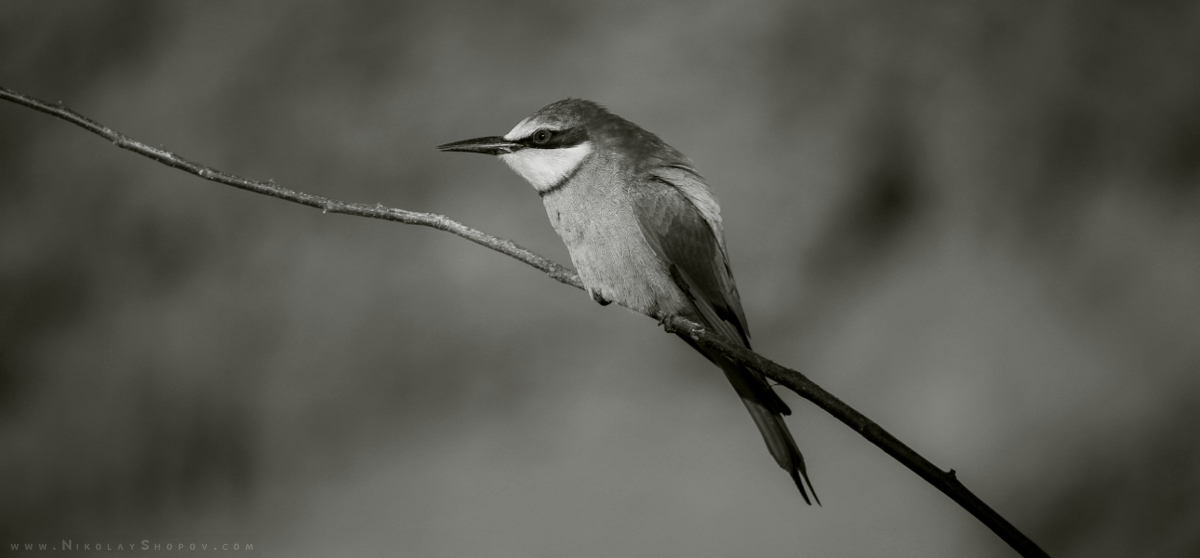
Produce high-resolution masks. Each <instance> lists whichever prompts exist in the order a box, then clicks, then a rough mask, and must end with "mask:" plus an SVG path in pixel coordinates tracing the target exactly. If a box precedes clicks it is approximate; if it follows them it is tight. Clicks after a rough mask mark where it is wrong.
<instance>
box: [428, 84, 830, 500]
mask: <svg viewBox="0 0 1200 558" xmlns="http://www.w3.org/2000/svg"><path fill="white" fill-rule="evenodd" d="M438 149H440V150H442V151H464V152H468V153H484V154H488V155H496V156H498V157H500V160H501V161H504V162H505V163H507V164H508V166H509V167H512V169H513V170H514V171H516V172H517V174H519V175H521V177H523V178H524V179H525V180H527V181H529V183H530V184H532V185H533V187H534V188H535V189H536V190H537V193H538V195H539V196H541V197H542V202H543V203H544V204H545V206H546V213H547V214H548V215H549V216H550V223H551V224H552V225H554V230H555V231H557V232H558V235H559V236H561V237H562V239H563V242H564V243H566V245H567V249H568V250H569V251H570V253H571V262H572V263H573V264H574V265H575V269H576V270H577V271H578V273H579V278H580V280H582V282H583V285H584V287H586V289H587V292H588V294H589V295H590V296H591V297H592V299H593V300H595V301H596V302H599V303H600V304H602V305H603V304H608V303H610V302H617V303H619V304H621V305H623V306H626V307H628V308H630V309H633V310H635V311H638V312H642V313H644V314H647V315H650V316H654V317H656V318H658V319H660V320H662V319H664V318H667V317H672V316H680V317H683V318H687V319H689V320H691V321H694V322H696V323H699V324H702V325H704V326H707V327H708V328H711V329H713V330H715V331H717V332H719V333H721V334H722V335H724V336H725V337H727V338H729V339H730V340H733V341H740V342H741V343H742V344H744V345H745V346H746V347H749V346H750V333H749V330H748V329H747V328H746V316H745V314H744V313H743V312H742V302H741V299H740V297H739V296H738V291H737V285H735V284H734V282H733V272H732V271H730V269H729V257H728V255H727V254H726V251H725V235H724V232H723V230H722V228H721V214H720V211H721V209H720V207H719V206H718V205H717V200H716V198H714V197H713V195H712V192H710V191H709V188H708V185H707V184H705V182H704V179H703V178H702V177H701V176H700V174H699V173H698V172H697V171H696V169H695V167H693V166H692V163H691V161H689V160H688V158H687V157H685V156H684V155H683V154H682V153H680V152H679V151H677V150H675V148H673V147H671V146H669V145H667V144H666V143H664V142H663V141H662V140H660V139H658V136H655V135H654V134H652V133H650V132H647V131H646V130H643V129H642V128H640V127H639V126H637V125H636V124H634V123H632V122H630V121H628V120H625V119H624V118H621V117H619V116H617V115H615V114H612V113H610V112H608V111H607V110H606V109H605V108H604V107H601V106H600V105H598V104H596V103H593V102H591V101H585V100H581V99H565V100H562V101H558V102H556V103H552V104H550V105H548V106H546V107H545V108H543V109H541V110H539V111H537V112H535V113H533V114H532V115H530V116H529V117H528V118H525V119H524V120H522V121H521V122H520V123H518V124H517V125H516V127H515V128H513V129H512V131H510V132H508V133H507V134H505V135H504V136H502V137H501V136H492V137H484V138H476V139H469V140H464V141H458V142H454V143H448V144H445V145H440V146H438ZM680 337H682V338H683V340H684V341H686V342H687V343H688V344H689V345H691V346H692V347H693V348H695V349H696V350H697V351H700V353H701V354H703V355H704V356H705V357H707V358H708V359H709V360H710V361H712V362H713V363H715V364H716V365H717V366H719V367H720V368H721V370H724V371H725V376H726V377H727V378H729V382H730V383H732V384H733V389H734V390H736V391H737V394H738V396H739V397H741V399H742V403H744V404H745V405H746V409H747V410H749V411H750V416H752V417H753V418H754V423H755V424H756V425H758V430H759V432H761V433H762V437H763V440H765V441H766V443H767V448H768V449H770V451H771V455H772V456H774V457H775V461H776V462H778V463H779V466H780V467H782V468H783V469H784V470H786V471H787V472H788V473H789V474H790V475H791V476H792V479H793V480H794V481H795V482H796V487H797V488H799V489H800V495H801V496H803V498H804V501H805V502H809V499H808V493H807V492H806V491H805V488H804V485H805V484H806V483H807V484H808V490H812V483H811V482H809V480H808V473H807V472H806V471H805V468H804V458H803V457H802V456H801V455H800V450H799V449H798V448H797V447H796V441H795V440H794V439H793V438H792V434H791V432H789V431H788V427H787V425H786V424H785V423H784V421H783V415H787V414H791V409H789V408H788V406H787V404H785V403H784V402H783V400H782V399H780V398H779V395H777V394H776V393H775V392H774V391H773V390H772V389H771V386H770V385H769V384H767V382H766V380H765V379H764V378H763V377H762V376H761V375H760V374H759V373H757V372H755V371H753V370H749V369H746V368H742V367H741V366H739V365H737V364H735V363H734V362H732V361H731V360H729V359H727V358H724V357H722V356H721V355H720V354H718V353H716V352H714V351H711V350H708V349H706V348H704V347H701V346H700V345H698V344H697V343H696V342H695V341H693V340H692V339H691V338H690V337H688V336H686V335H680ZM801 479H803V481H801ZM816 497H817V494H816V492H815V491H813V498H816ZM809 503H810V504H811V502H809ZM817 503H820V500H817Z"/></svg>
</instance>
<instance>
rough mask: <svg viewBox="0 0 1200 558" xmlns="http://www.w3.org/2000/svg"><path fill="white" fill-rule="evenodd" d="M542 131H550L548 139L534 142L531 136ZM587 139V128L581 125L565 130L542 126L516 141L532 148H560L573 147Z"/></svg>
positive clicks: (533, 136) (535, 135)
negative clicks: (549, 128)
mask: <svg viewBox="0 0 1200 558" xmlns="http://www.w3.org/2000/svg"><path fill="white" fill-rule="evenodd" d="M542 132H550V139H549V140H547V141H545V142H542V143H536V142H534V141H533V138H535V137H537V135H538V134H540V133H542ZM587 139H588V137H587V129H585V128H584V127H582V126H579V127H575V128H568V129H566V130H547V129H545V128H543V129H540V130H536V131H534V132H533V133H532V134H529V136H527V137H525V138H523V139H520V140H517V143H520V144H521V145H524V146H525V147H528V148H533V149H562V148H564V147H574V146H576V145H579V144H581V143H583V142H585V141H587Z"/></svg>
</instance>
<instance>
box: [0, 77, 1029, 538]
mask: <svg viewBox="0 0 1200 558" xmlns="http://www.w3.org/2000/svg"><path fill="white" fill-rule="evenodd" d="M0 99H6V100H9V101H12V102H14V103H17V104H21V105H25V106H27V107H29V108H32V109H34V110H38V111H41V112H44V113H46V114H50V115H52V116H57V117H59V118H62V119H63V120H66V121H68V122H71V123H73V124H76V125H78V126H80V127H82V128H84V129H86V130H88V131H90V132H92V133H94V134H96V135H99V136H100V137H103V138H105V139H107V140H109V141H111V142H113V143H114V144H116V145H117V147H120V148H122V149H128V150H130V151H133V152H135V153H138V154H140V155H143V156H145V157H149V158H150V159H153V160H155V161H158V162H160V163H162V164H164V165H167V166H170V167H175V168H177V169H180V170H183V171H185V172H189V173H191V174H195V175H197V176H199V177H200V178H204V179H206V180H211V181H213V182H219V183H221V184H226V185H229V186H233V187H235V188H240V189H242V190H247V191H250V192H254V193H256V194H263V195H266V196H271V197H275V198H279V199H283V200H287V201H290V202H295V203H299V204H302V205H307V206H309V207H315V208H318V209H320V210H321V211H322V212H324V213H340V214H345V215H355V216H359V217H369V218H372V219H384V220H387V221H396V222H398V223H404V224H408V225H422V226H426V227H433V228H435V229H438V230H442V231H446V232H449V233H452V234H456V235H458V236H461V237H463V238H465V239H467V240H470V241H472V242H475V243H476V244H479V245H481V246H484V247H487V248H490V249H492V250H495V251H497V252H500V253H502V254H506V255H508V256H511V257H513V258H516V259H517V260H520V261H522V262H524V263H526V264H529V265H531V266H533V267H534V268H536V269H538V270H541V271H542V272H544V273H545V274H547V275H549V276H550V278H552V279H554V280H556V281H559V282H561V283H564V284H567V285H571V286H573V287H575V288H578V289H582V288H583V283H582V282H580V280H579V276H578V275H576V274H575V272H573V271H571V270H570V269H569V268H566V267H564V266H561V265H558V264H556V263H554V262H552V261H550V260H548V259H546V258H543V257H542V256H539V255H537V254H535V253H533V252H531V251H529V250H526V249H525V248H522V247H520V246H518V245H517V244H515V243H513V242H512V241H510V240H506V239H503V238H497V237H495V236H492V235H489V234H487V233H484V232H481V231H478V230H475V229H473V228H471V227H468V226H466V225H463V224H461V223H458V222H457V221H453V220H451V219H449V218H447V217H445V216H443V215H436V214H432V213H419V212H415V211H407V210H404V209H396V208H390V207H384V206H383V205H382V204H375V205H365V204H358V203H347V202H343V201H338V200H333V199H330V198H326V197H322V196H315V195H312V194H306V193H304V192H297V191H295V190H289V189H287V188H283V187H281V186H279V185H277V184H275V182H274V181H272V180H268V181H267V182H259V181H255V180H247V179H245V178H241V177H239V176H235V175H232V174H228V173H225V172H222V171H219V170H216V169H214V168H211V167H208V166H205V165H201V164H199V163H194V162H192V161H189V160H187V159H184V158H183V157H180V156H178V155H176V154H174V153H171V152H170V151H167V150H164V149H158V148H155V147H150V146H148V145H146V144H144V143H141V142H139V141H136V140H133V139H131V138H129V137H127V136H125V135H124V134H121V133H119V132H117V131H116V130H113V129H111V128H109V127H107V126H104V125H102V124H100V123H98V122H96V121H94V120H92V119H90V118H88V117H86V116H83V115H81V114H79V113H77V112H75V111H73V110H71V109H69V108H67V107H65V106H64V105H63V104H62V102H58V103H54V104H50V103H46V102H43V101H39V100H37V99H34V98H32V97H28V96H25V95H22V94H20V93H17V92H15V91H12V90H9V89H5V88H3V87H0ZM663 327H664V328H665V329H666V330H667V331H668V332H672V333H674V332H682V333H685V334H687V335H688V336H690V337H691V338H692V339H695V340H696V341H697V342H699V343H700V344H701V345H704V346H705V347H708V348H711V349H714V350H717V351H720V352H721V353H722V354H724V355H726V356H728V357H730V358H732V359H733V360H735V361H737V362H738V363H739V364H742V365H743V366H746V367H747V368H751V369H753V370H757V371H758V372H760V373H762V374H763V375H764V376H766V377H768V378H771V379H773V380H775V381H777V382H779V383H780V384H781V385H783V386H785V387H787V388H788V389H791V390H792V391H794V392H796V393H797V394H799V395H800V396H801V397H803V398H805V399H807V400H809V401H811V402H813V403H814V404H816V405H817V406H818V407H820V408H822V409H824V410H825V411H826V412H828V413H829V414H831V415H833V416H834V418H836V419H838V420H840V421H842V423H844V424H845V425H846V426H849V427H850V428H851V429H853V430H854V431H855V432H858V433H859V434H861V435H862V436H863V437H864V438H866V439H867V440H868V441H870V442H871V443H872V444H875V445H876V446H878V447H879V448H880V449H882V450H883V451H884V452H885V453H887V454H888V455H890V456H892V457H893V458H895V459H896V460H897V461H899V462H900V463H902V464H904V466H905V467H908V468H909V469H911V470H912V471H913V472H914V473H916V474H917V475H918V476H920V477H921V478H923V479H925V480H926V481H927V482H929V483H930V484H932V485H933V486H934V487H936V488H937V489H938V490H940V491H942V493H944V494H946V495H947V496H949V497H950V499H952V500H954V501H955V502H957V503H958V504H959V505H960V506H962V507H963V509H965V510H967V511H968V512H970V513H971V515H974V516H975V517H976V518H978V519H979V521H981V522H982V523H983V524H984V525H986V526H988V528H990V529H991V530H992V531H993V532H995V533H996V535H998V536H999V537H1000V538H1001V539H1003V540H1004V542H1006V543H1008V545H1009V546H1011V547H1012V548H1013V549H1014V550H1016V551H1017V552H1018V553H1019V554H1020V555H1021V556H1025V557H1040V556H1047V554H1046V553H1045V552H1044V551H1042V549H1041V548H1039V547H1038V546H1037V545H1036V544H1034V542H1033V541H1032V540H1030V539H1029V538H1028V537H1026V536H1025V535H1024V534H1022V533H1021V532H1020V531H1019V530H1017V528H1016V527H1014V526H1013V525H1012V524H1011V523H1009V522H1008V521H1007V520H1005V519H1004V518H1003V517H1001V516H1000V514H998V513H996V512H995V510H993V509H992V508H991V507H989V506H988V505H987V504H985V503H984V502H983V501H982V500H980V499H979V498H978V497H977V496H975V495H974V494H973V493H971V491H970V490H968V489H967V488H966V487H965V486H963V484H962V483H961V482H959V480H958V478H957V477H956V476H955V474H954V471H953V470H950V471H943V470H941V469H939V468H938V467H937V466H935V465H934V464H933V463H930V462H929V460H927V459H925V458H924V457H921V455H920V454H918V453H917V452H915V451H913V450H912V449H911V448H909V447H908V446H907V445H905V444H904V443H903V442H901V441H900V440H898V439H896V437H895V436H892V435H891V434H890V433H888V432H887V431H886V430H884V429H883V428H882V427H880V426H879V425H878V424H876V423H875V422H873V421H871V420H870V419H868V418H867V417H865V416H863V414H862V413H859V412H858V411H856V410H854V409H853V408H851V407H850V406H849V405H847V404H845V403H843V402H842V401H841V400H840V399H838V398H837V397H834V396H833V395H832V394H830V393H829V392H827V391H825V390H824V389H822V388H821V387H820V386H818V385H817V384H815V383H813V382H812V380H809V379H808V378H807V377H805V376H804V375H803V374H801V373H800V372H797V371H795V370H792V369H790V368H785V367H783V366H780V365H778V364H776V363H774V362H772V361H770V360H768V359H766V358H764V357H763V356H761V355H759V354H758V353H755V352H754V351H751V350H750V349H747V348H745V347H743V346H742V345H741V344H739V343H733V342H731V341H729V340H728V339H725V338H724V337H722V336H721V335H720V334H718V333H716V332H713V331H710V330H708V329H705V328H704V327H703V326H701V325H699V324H696V323H694V322H691V321H688V320H686V319H683V318H679V317H674V318H668V319H666V320H664V322H663Z"/></svg>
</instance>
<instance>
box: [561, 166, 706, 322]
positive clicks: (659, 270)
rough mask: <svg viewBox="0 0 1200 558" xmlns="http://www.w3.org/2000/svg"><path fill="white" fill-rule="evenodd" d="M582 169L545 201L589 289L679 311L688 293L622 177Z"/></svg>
mask: <svg viewBox="0 0 1200 558" xmlns="http://www.w3.org/2000/svg"><path fill="white" fill-rule="evenodd" d="M580 174H581V175H582V176H580V177H577V178H575V179H573V180H571V181H570V183H568V184H566V185H564V187H563V188H562V189H560V190H558V191H555V192H554V193H552V194H550V195H547V196H545V197H543V198H542V200H543V202H544V203H545V206H546V213H547V215H548V216H549V217H550V224H551V225H553V226H554V230H555V231H556V232H558V235H559V236H560V237H562V239H563V243H565V244H566V245H567V250H568V251H569V252H570V254H571V263H572V264H574V266H575V269H576V271H578V272H579V278H580V280H582V281H583V284H584V286H585V287H587V289H588V291H589V294H591V295H592V296H593V298H596V297H597V295H598V296H599V297H600V298H602V299H603V300H608V301H612V302H617V303H619V304H622V305H624V306H627V307H629V308H631V309H633V310H635V311H639V312H643V313H647V314H650V315H654V316H661V315H667V314H677V313H679V312H680V311H681V309H682V308H683V305H684V304H685V300H684V297H683V294H682V293H681V292H680V290H679V288H678V287H677V286H676V285H675V283H674V281H673V280H672V279H671V277H670V274H669V272H668V271H667V269H666V266H665V265H664V263H663V262H662V260H660V259H659V257H658V256H657V255H656V254H655V253H654V251H653V250H652V249H651V248H650V246H649V244H647V242H646V240H645V237H644V236H643V235H642V231H641V227H640V226H639V224H638V220H637V216H636V215H635V214H634V206H633V202H632V200H631V199H630V197H629V195H628V193H627V191H626V190H625V188H624V187H622V183H621V181H620V180H621V177H620V176H619V175H617V174H616V173H604V172H600V173H580Z"/></svg>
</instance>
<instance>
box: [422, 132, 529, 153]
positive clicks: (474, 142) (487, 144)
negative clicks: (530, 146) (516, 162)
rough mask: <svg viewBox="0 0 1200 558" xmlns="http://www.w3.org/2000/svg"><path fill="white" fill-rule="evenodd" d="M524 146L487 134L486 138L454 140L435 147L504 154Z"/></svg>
mask: <svg viewBox="0 0 1200 558" xmlns="http://www.w3.org/2000/svg"><path fill="white" fill-rule="evenodd" d="M522 147H524V146H523V145H521V144H519V143H515V142H511V141H508V140H506V139H504V138H502V137H500V136H489V137H486V138H475V139H469V140H462V141H456V142H454V143H447V144H445V145H439V146H438V147H437V148H438V149H440V150H442V151H462V152H464V153H484V154H487V155H504V154H507V153H512V152H513V151H516V150H518V149H521V148H522Z"/></svg>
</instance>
